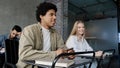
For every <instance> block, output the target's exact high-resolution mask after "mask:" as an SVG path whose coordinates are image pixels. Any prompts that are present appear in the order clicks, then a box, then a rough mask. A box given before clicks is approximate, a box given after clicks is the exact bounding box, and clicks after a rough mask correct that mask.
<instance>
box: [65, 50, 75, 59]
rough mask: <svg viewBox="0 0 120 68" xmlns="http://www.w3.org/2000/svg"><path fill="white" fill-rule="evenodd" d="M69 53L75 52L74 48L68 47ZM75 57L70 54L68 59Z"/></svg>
mask: <svg viewBox="0 0 120 68" xmlns="http://www.w3.org/2000/svg"><path fill="white" fill-rule="evenodd" d="M67 53H74V50H73V48H70V49H67ZM74 58H75V55H70V56H68V59H74Z"/></svg>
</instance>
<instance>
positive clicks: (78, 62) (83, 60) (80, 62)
mask: <svg viewBox="0 0 120 68" xmlns="http://www.w3.org/2000/svg"><path fill="white" fill-rule="evenodd" d="M74 61H75V64H73V65H71V66H70V67H68V68H74V67H78V66H82V65H86V64H90V63H92V62H93V61H92V60H91V59H86V58H80V57H76V58H75V59H74ZM24 62H25V63H27V64H31V65H35V66H38V67H45V68H51V66H46V65H41V64H35V61H34V60H26V61H24ZM55 68H56V67H55ZM59 68H62V67H59Z"/></svg>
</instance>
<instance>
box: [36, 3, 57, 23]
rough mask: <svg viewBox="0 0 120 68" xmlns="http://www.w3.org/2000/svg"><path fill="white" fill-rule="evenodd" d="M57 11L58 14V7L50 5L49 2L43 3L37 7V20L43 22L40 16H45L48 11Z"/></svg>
mask: <svg viewBox="0 0 120 68" xmlns="http://www.w3.org/2000/svg"><path fill="white" fill-rule="evenodd" d="M51 9H53V10H55V12H57V7H56V5H54V4H52V3H49V2H43V3H40V4H39V5H38V6H37V10H36V19H37V21H38V22H41V18H40V15H42V16H44V15H45V14H46V13H47V11H48V10H51Z"/></svg>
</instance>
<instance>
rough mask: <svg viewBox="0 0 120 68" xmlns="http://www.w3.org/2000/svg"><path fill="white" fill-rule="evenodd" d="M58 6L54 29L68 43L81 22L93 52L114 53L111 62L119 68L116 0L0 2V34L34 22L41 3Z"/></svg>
mask: <svg viewBox="0 0 120 68" xmlns="http://www.w3.org/2000/svg"><path fill="white" fill-rule="evenodd" d="M44 1H48V2H52V3H54V4H56V5H57V8H58V11H57V21H56V26H55V28H56V29H57V30H58V32H59V33H60V34H61V35H62V36H63V39H64V41H66V40H67V38H68V36H69V34H70V32H71V29H72V27H73V24H74V22H75V21H76V20H78V19H82V20H84V21H85V25H86V39H87V40H88V42H89V44H90V45H91V46H92V47H93V48H94V50H96V51H97V50H105V49H112V48H114V49H115V50H116V53H115V55H116V57H117V58H116V60H115V61H114V62H115V63H113V66H116V67H115V68H117V67H118V68H119V63H120V60H119V61H118V60H117V59H119V58H120V57H119V55H120V53H119V51H120V45H119V43H120V1H119V0H118V1H117V0H0V35H2V34H5V33H8V32H9V30H10V29H11V27H13V26H14V25H16V24H17V25H20V26H21V27H22V28H24V27H25V26H27V25H30V24H33V23H37V21H36V17H35V11H36V6H37V5H38V4H39V3H40V2H44Z"/></svg>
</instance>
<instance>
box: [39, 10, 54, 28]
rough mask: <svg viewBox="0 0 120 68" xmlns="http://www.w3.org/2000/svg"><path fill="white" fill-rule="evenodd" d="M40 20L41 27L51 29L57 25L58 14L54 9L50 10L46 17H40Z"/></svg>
mask: <svg viewBox="0 0 120 68" xmlns="http://www.w3.org/2000/svg"><path fill="white" fill-rule="evenodd" d="M40 18H41V25H42V26H43V27H45V28H47V29H49V28H50V27H53V26H54V25H55V23H56V12H55V10H53V9H51V10H48V11H47V13H46V14H45V15H44V16H42V15H40Z"/></svg>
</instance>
